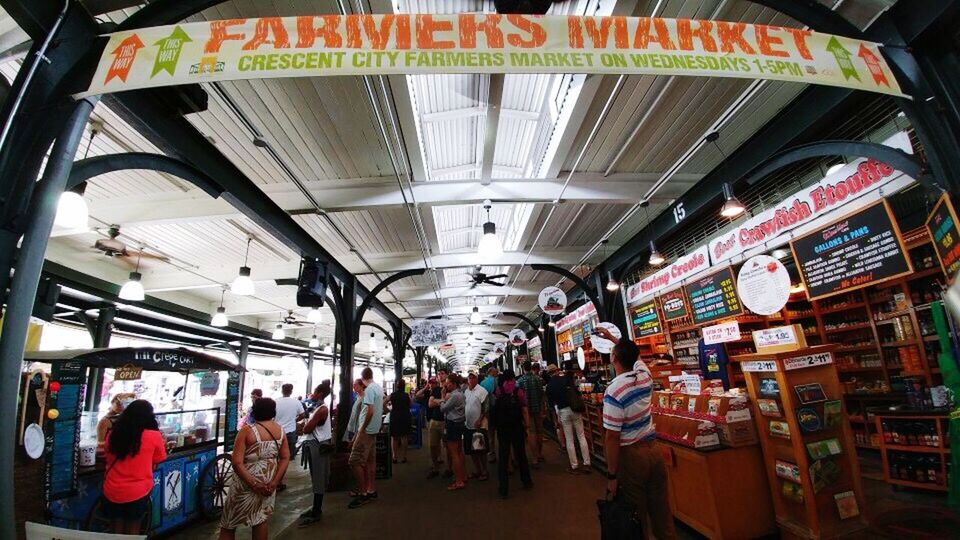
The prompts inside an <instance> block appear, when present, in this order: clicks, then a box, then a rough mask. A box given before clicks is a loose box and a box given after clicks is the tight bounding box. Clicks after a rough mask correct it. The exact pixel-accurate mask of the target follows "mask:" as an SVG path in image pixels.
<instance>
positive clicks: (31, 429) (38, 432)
mask: <svg viewBox="0 0 960 540" xmlns="http://www.w3.org/2000/svg"><path fill="white" fill-rule="evenodd" d="M45 446H46V438H45V437H44V435H43V428H41V427H40V426H39V425H37V424H30V425H29V426H27V429H25V430H24V432H23V449H24V450H26V452H27V456H29V457H30V459H37V458H39V457H40V456H42V455H43V449H44V447H45Z"/></svg>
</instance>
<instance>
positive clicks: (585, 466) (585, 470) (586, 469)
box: [579, 463, 592, 474]
mask: <svg viewBox="0 0 960 540" xmlns="http://www.w3.org/2000/svg"><path fill="white" fill-rule="evenodd" d="M579 469H580V472H582V473H583V474H590V473H591V472H592V471H591V470H590V464H589V463H584V464H583V466H582V467H579Z"/></svg>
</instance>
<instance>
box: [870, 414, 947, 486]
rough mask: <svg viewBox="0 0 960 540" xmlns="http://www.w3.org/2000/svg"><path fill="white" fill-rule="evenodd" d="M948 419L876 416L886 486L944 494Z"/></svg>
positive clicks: (939, 417) (929, 415)
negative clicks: (927, 490) (942, 492)
mask: <svg viewBox="0 0 960 540" xmlns="http://www.w3.org/2000/svg"><path fill="white" fill-rule="evenodd" d="M948 420H949V418H948V416H947V415H946V414H942V415H934V414H928V415H921V414H918V415H899V414H898V415H889V416H888V415H884V414H877V415H876V416H875V418H874V426H875V428H876V431H877V433H878V435H879V437H878V439H879V444H880V456H881V462H882V467H883V480H884V481H885V482H887V483H888V484H893V485H897V486H906V487H912V488H919V489H929V490H933V491H947V490H948V487H947V486H948V485H949V484H948V482H947V481H948V478H949V474H950V447H949V441H950V435H949V426H948V424H947V422H948Z"/></svg>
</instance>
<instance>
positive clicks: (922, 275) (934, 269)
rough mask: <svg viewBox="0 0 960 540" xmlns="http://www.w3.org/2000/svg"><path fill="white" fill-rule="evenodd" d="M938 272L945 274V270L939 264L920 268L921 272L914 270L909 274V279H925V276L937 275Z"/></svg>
mask: <svg viewBox="0 0 960 540" xmlns="http://www.w3.org/2000/svg"><path fill="white" fill-rule="evenodd" d="M937 274H943V271H942V270H941V269H940V267H939V266H932V267H930V268H927V269H925V270H920V271H919V272H914V273H912V274H910V275H909V276H907V281H913V280H915V279H923V278H925V277H930V276H935V275H937Z"/></svg>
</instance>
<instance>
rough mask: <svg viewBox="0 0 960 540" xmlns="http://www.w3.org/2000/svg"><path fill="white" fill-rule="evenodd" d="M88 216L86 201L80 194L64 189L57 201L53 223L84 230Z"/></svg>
mask: <svg viewBox="0 0 960 540" xmlns="http://www.w3.org/2000/svg"><path fill="white" fill-rule="evenodd" d="M89 218H90V212H89V210H87V202H86V201H85V200H83V196H82V195H80V194H79V193H74V192H72V191H64V192H63V193H61V194H60V201H59V202H57V216H56V217H55V218H54V220H53V224H54V225H56V226H57V227H63V228H64V229H70V230H72V231H85V230H87V228H88V227H87V221H88V220H89Z"/></svg>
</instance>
